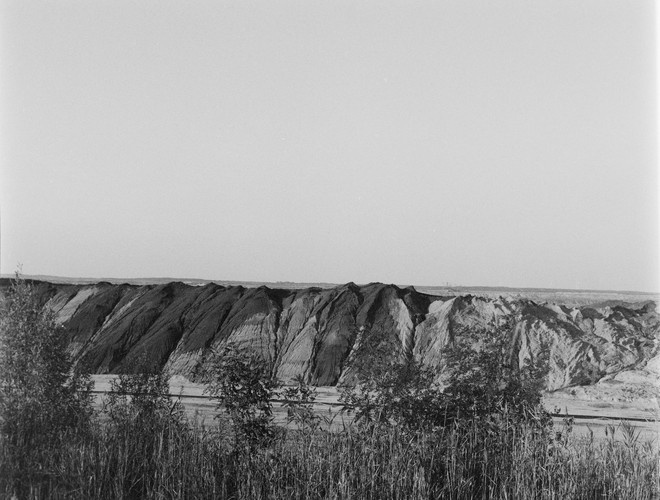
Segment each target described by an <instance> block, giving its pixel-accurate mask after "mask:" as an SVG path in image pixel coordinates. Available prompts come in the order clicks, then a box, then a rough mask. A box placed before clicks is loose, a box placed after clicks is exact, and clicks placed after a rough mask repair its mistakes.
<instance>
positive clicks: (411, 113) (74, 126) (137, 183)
mask: <svg viewBox="0 0 660 500" xmlns="http://www.w3.org/2000/svg"><path fill="white" fill-rule="evenodd" d="M0 5H1V10H0V14H1V16H2V17H1V23H2V24H1V26H0V28H1V40H0V41H1V49H0V57H1V69H0V106H1V109H0V115H1V118H0V120H1V122H0V138H1V142H0V143H1V150H0V162H1V168H2V170H1V187H0V190H1V191H0V194H1V200H0V209H1V214H0V215H1V241H0V244H1V251H2V253H1V271H2V272H3V273H11V272H13V271H14V270H15V269H16V267H17V265H18V264H19V263H21V264H22V265H23V272H24V273H26V274H51V275H60V276H73V277H122V278H126V277H175V278H186V277H188V278H208V279H225V280H256V281H277V280H282V281H286V280H290V281H305V282H314V281H327V282H336V283H343V282H347V281H355V282H358V283H364V282H370V281H382V282H387V283H398V284H403V285H406V284H417V285H433V284H444V283H446V282H450V283H453V284H462V285H492V286H530V287H557V288H594V289H620V290H624V289H625V290H639V291H659V290H660V286H658V279H659V266H658V253H659V252H658V250H659V249H658V239H659V236H658V172H657V159H658V156H657V125H656V115H657V102H656V62H655V61H656V53H655V44H656V42H655V19H656V16H655V11H654V4H653V2H652V1H642V0H635V1H630V0H619V1H608V0H592V1H586V0H565V1H562V0H553V1H547V0H519V1H509V0H498V1H493V0H483V1H466V0H457V1H442V0H436V1H428V2H410V1H400V2H394V1H384V2H382V1H378V2H375V1H374V2H361V1H356V0H351V1H329V0H323V1H309V0H300V1H296V2H291V1H276V2H273V1H270V0H264V1H235V0H234V1H217V0H213V1H194V2H189V1H164V0H153V1H138V2H136V1H134V0H130V1H119V0H107V1H89V0H85V1H82V0H81V1H74V0H66V1H65V0H61V1H56V0H48V1H26V0H3V1H2V2H1V4H0Z"/></svg>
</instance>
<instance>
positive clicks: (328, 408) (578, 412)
mask: <svg viewBox="0 0 660 500" xmlns="http://www.w3.org/2000/svg"><path fill="white" fill-rule="evenodd" d="M114 377H115V376H114V375H94V376H93V377H92V379H93V380H94V383H95V387H94V390H95V391H98V392H97V393H96V394H95V396H96V403H97V404H98V405H100V404H101V401H102V398H103V393H104V392H107V391H109V389H110V381H111V380H112V379H113V378H114ZM204 389H205V386H204V385H203V384H196V383H193V382H190V381H188V380H186V379H185V378H184V377H179V376H176V377H173V378H172V379H171V380H170V394H172V395H173V396H179V397H180V398H181V403H183V405H184V408H185V411H186V414H187V415H188V416H189V417H195V416H196V417H197V418H198V419H199V420H200V421H201V422H204V423H206V424H211V423H212V422H213V419H214V417H215V416H216V415H217V413H218V412H217V410H216V402H215V401H214V400H212V399H210V398H209V397H208V396H206V395H204ZM578 389H579V388H578ZM589 389H590V388H587V390H582V391H581V390H577V391H575V390H563V391H557V392H554V393H548V394H546V395H545V396H544V404H545V406H546V408H548V410H550V411H553V410H554V409H555V408H558V409H559V410H560V412H561V413H562V414H568V415H575V416H576V418H575V419H574V425H573V434H575V435H576V436H588V435H589V433H590V432H593V435H594V437H595V438H598V439H601V438H602V439H604V438H606V434H605V430H606V429H608V427H610V426H612V425H614V426H615V427H618V426H619V424H621V422H623V421H627V422H629V423H630V424H631V425H632V426H633V427H634V428H635V430H636V431H638V432H639V439H640V440H644V441H651V442H654V443H655V445H656V446H660V412H659V410H658V402H657V399H653V398H637V399H635V400H632V401H616V400H612V399H613V398H612V397H608V400H604V399H603V398H599V397H598V395H597V394H596V395H594V390H591V391H590V390H589ZM317 392H318V396H317V399H316V405H315V410H316V412H317V413H318V414H319V415H322V416H324V417H326V418H327V419H328V421H329V426H330V428H332V429H341V428H342V427H343V426H344V425H350V423H351V420H352V418H351V416H350V415H345V414H342V413H341V412H340V411H339V410H340V408H341V405H340V404H339V391H338V390H337V388H336V387H319V388H318V389H317ZM573 392H575V394H573ZM274 413H275V421H276V422H277V423H279V424H282V425H284V424H285V423H286V408H284V407H283V405H282V404H281V403H275V404H274ZM628 419H630V420H628ZM554 421H555V426H556V428H557V430H562V428H563V418H561V417H555V418H554ZM615 436H621V437H622V432H621V430H618V431H617V432H616V433H615Z"/></svg>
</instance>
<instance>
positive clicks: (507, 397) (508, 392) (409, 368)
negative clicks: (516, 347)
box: [340, 323, 551, 430]
mask: <svg viewBox="0 0 660 500" xmlns="http://www.w3.org/2000/svg"><path fill="white" fill-rule="evenodd" d="M511 332H512V325H511V324H510V323H504V324H502V325H500V326H497V327H495V326H491V327H490V328H484V329H480V330H466V331H464V332H462V333H461V335H455V336H454V339H453V340H452V342H450V343H449V344H448V345H447V346H446V347H445V350H444V352H443V358H444V359H443V364H442V365H441V367H439V368H438V369H435V370H434V369H432V368H430V367H427V366H424V365H422V364H421V363H420V362H419V361H418V360H416V359H415V358H414V357H412V356H404V355H399V356H396V355H395V356H392V354H391V353H392V352H393V348H392V346H390V345H389V344H387V342H384V341H383V338H384V337H387V336H386V335H383V334H382V332H370V331H367V332H364V334H363V336H362V339H361V342H360V345H359V346H358V347H357V350H358V351H359V350H363V351H364V353H363V354H360V353H359V352H358V354H357V355H356V359H361V360H367V361H362V362H361V364H360V365H359V366H358V367H357V369H356V370H355V371H356V377H357V380H358V383H357V384H356V385H355V386H350V387H345V388H343V390H342V394H341V397H340V401H341V402H342V403H344V411H350V412H354V413H355V420H356V421H357V423H358V424H369V425H392V424H395V425H403V426H404V427H405V428H408V429H411V430H420V429H430V428H436V427H446V426H447V425H450V424H453V423H454V422H460V421H461V420H467V421H469V420H471V419H475V418H476V419H483V420H484V422H485V423H491V424H493V425H498V424H497V421H498V417H497V415H501V414H502V412H506V415H507V417H506V418H507V419H509V420H510V419H514V418H518V419H520V420H521V421H530V422H532V423H534V424H535V425H537V427H538V428H539V429H546V428H547V427H548V426H549V425H550V424H551V419H550V416H549V414H548V413H547V412H546V411H545V410H544V409H543V407H542V406H541V392H540V391H541V388H542V386H543V377H544V375H545V373H547V360H544V359H541V360H540V361H539V360H537V364H536V365H532V364H531V363H529V362H526V363H525V364H523V366H520V367H518V366H515V365H514V364H513V363H512V361H511V359H510V357H511V349H510V340H511ZM441 381H442V383H441ZM493 417H495V418H494V419H493Z"/></svg>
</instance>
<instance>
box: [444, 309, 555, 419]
mask: <svg viewBox="0 0 660 500" xmlns="http://www.w3.org/2000/svg"><path fill="white" fill-rule="evenodd" d="M512 332H513V324H512V323H511V321H505V322H503V323H501V324H498V325H490V326H489V327H486V328H481V329H465V330H463V331H461V332H460V335H455V336H454V339H453V341H452V342H451V343H450V344H449V345H448V346H447V347H446V348H445V353H444V358H445V370H446V376H447V380H448V385H447V386H446V387H445V389H444V393H445V394H446V396H447V403H448V406H449V409H450V410H451V411H450V413H451V416H452V418H461V417H480V416H486V415H492V414H494V413H497V412H499V411H500V410H502V409H503V408H505V407H506V409H507V412H508V414H509V415H510V416H511V417H515V418H519V419H527V417H528V416H530V415H532V414H538V412H539V411H540V410H542V406H541V390H542V388H543V384H544V377H545V376H546V374H547V372H548V359H549V357H548V353H547V352H542V353H541V355H540V356H539V358H538V359H537V360H535V363H534V364H532V363H531V362H530V361H529V360H526V361H525V362H524V363H523V364H522V365H519V364H518V362H517V353H515V352H513V351H512V349H511V339H512ZM541 413H544V412H543V411H541ZM548 420H549V418H545V419H544V422H543V424H544V425H545V424H547V423H548Z"/></svg>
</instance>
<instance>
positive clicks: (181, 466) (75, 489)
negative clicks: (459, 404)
mask: <svg viewBox="0 0 660 500" xmlns="http://www.w3.org/2000/svg"><path fill="white" fill-rule="evenodd" d="M613 431H614V432H618V433H623V438H622V439H616V437H618V434H617V436H616V437H615V436H613V435H612V432H613ZM609 434H610V435H609V438H608V439H606V440H594V439H591V440H586V439H585V440H579V439H577V438H574V439H566V438H564V439H562V440H559V441H557V440H553V439H548V434H547V433H545V432H540V431H539V429H538V427H535V426H533V425H527V424H521V423H520V422H519V421H517V420H514V419H510V418H509V417H508V416H507V415H506V414H504V415H502V416H501V417H500V418H499V419H498V420H497V421H493V420H491V421H485V420H480V421H477V420H473V421H471V422H467V423H457V424H454V425H453V426H450V427H447V428H445V429H439V430H436V431H433V432H431V431H424V432H406V431H405V430H403V429H402V428H398V427H391V426H372V427H371V428H368V429H356V428H348V429H345V430H343V431H341V432H328V431H325V430H318V429H316V430H311V429H301V430H290V429H289V430H284V429H280V430H279V432H278V433H277V434H276V438H275V439H273V440H270V441H269V444H268V446H264V447H257V448H255V447H254V446H248V445H247V444H245V445H243V444H242V443H240V442H237V443H235V442H234V439H233V437H232V433H231V430H230V429H228V428H221V427H219V426H213V427H203V426H201V425H198V424H195V423H188V422H185V421H183V420H181V419H180V418H177V419H172V420H169V419H160V420H159V419H152V421H149V422H147V421H141V422H138V421H136V422H135V425H130V424H129V425H125V426H124V427H122V428H120V429H118V428H116V427H112V426H109V425H103V426H98V427H97V428H96V430H95V431H88V432H80V433H76V432H67V433H66V434H63V435H61V436H59V437H58V440H57V442H52V443H51V446H50V448H49V449H47V450H46V449H44V450H41V451H40V452H34V451H32V450H28V449H21V448H20V447H11V448H10V447H8V446H7V442H6V439H4V440H3V441H2V448H0V494H1V495H2V496H3V498H12V496H15V497H16V498H19V499H20V498H26V499H32V498H48V499H51V498H52V499H58V498H67V499H78V498H80V499H90V498H98V499H119V498H124V499H138V498H140V499H142V498H144V499H174V498H191V499H192V498H194V499H198V498H199V499H204V498H227V499H229V498H231V499H258V498H294V499H321V498H323V499H325V498H328V499H429V498H446V499H479V498H484V499H487V498H503V499H527V498H534V499H546V498H547V499H554V498H557V499H559V498H562V499H564V498H568V499H597V498H598V499H601V498H605V499H631V500H634V499H652V498H658V494H659V492H660V484H659V481H660V474H659V468H658V461H659V458H660V457H659V455H658V452H657V450H654V449H653V447H652V446H651V444H649V443H641V442H639V441H638V440H637V439H636V435H635V433H634V431H633V430H632V428H629V427H626V426H623V427H620V428H619V429H618V430H615V429H614V428H610V429H609ZM17 458H21V464H22V469H21V470H18V469H17V468H16V467H15V466H14V464H15V463H16V459H17ZM654 495H655V496H654Z"/></svg>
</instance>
